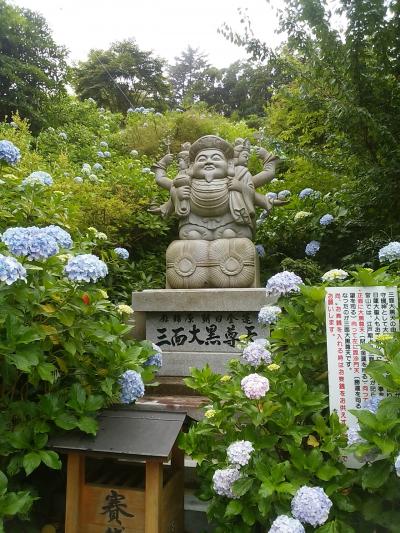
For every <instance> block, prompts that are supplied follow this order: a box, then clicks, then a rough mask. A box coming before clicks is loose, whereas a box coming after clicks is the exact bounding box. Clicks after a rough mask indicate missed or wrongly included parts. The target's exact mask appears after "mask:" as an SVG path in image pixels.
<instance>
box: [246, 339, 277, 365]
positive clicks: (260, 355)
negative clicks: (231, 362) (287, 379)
mask: <svg viewBox="0 0 400 533" xmlns="http://www.w3.org/2000/svg"><path fill="white" fill-rule="evenodd" d="M242 357H243V359H244V360H245V361H246V363H248V364H249V365H252V366H259V365H261V364H262V363H266V364H270V363H271V362H272V359H271V352H269V351H268V350H266V349H265V347H264V346H263V345H262V343H260V342H251V343H250V344H249V345H247V346H246V348H244V350H243V354H242Z"/></svg>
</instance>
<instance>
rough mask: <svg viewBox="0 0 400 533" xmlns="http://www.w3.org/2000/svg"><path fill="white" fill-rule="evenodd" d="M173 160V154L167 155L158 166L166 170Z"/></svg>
mask: <svg viewBox="0 0 400 533" xmlns="http://www.w3.org/2000/svg"><path fill="white" fill-rule="evenodd" d="M173 160H174V156H173V155H172V154H166V155H165V156H164V157H163V158H161V159H160V161H159V162H158V164H159V165H160V166H162V167H164V168H167V167H168V166H169V165H170V164H171V163H172V161H173Z"/></svg>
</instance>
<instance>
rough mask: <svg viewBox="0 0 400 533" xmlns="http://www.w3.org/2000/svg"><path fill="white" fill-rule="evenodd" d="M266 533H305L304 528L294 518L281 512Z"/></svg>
mask: <svg viewBox="0 0 400 533" xmlns="http://www.w3.org/2000/svg"><path fill="white" fill-rule="evenodd" d="M268 533H305V529H304V527H303V524H302V523H301V522H299V521H298V520H297V519H296V518H291V517H290V516H286V515H284V514H282V515H280V516H278V517H277V518H275V520H274V521H273V523H272V525H271V528H270V529H269V530H268Z"/></svg>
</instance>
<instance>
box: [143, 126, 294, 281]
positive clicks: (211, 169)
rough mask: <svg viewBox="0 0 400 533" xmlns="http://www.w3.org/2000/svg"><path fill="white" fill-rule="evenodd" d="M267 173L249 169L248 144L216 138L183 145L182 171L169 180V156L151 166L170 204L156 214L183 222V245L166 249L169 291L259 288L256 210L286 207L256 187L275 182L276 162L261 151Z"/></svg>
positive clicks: (175, 245)
mask: <svg viewBox="0 0 400 533" xmlns="http://www.w3.org/2000/svg"><path fill="white" fill-rule="evenodd" d="M257 154H258V156H259V157H260V158H261V159H262V161H263V170H262V171H261V172H260V173H259V174H257V175H255V176H252V175H251V173H250V171H249V170H248V168H247V163H248V159H249V155H250V143H249V142H248V141H247V140H243V139H237V140H236V141H235V145H234V147H232V145H231V144H229V143H228V142H227V141H225V140H224V139H221V138H220V137H217V136H215V135H206V136H204V137H201V138H200V139H198V140H197V141H196V142H194V143H193V144H192V145H190V144H189V143H185V144H184V145H183V146H182V151H181V152H180V153H179V154H178V164H179V172H178V174H177V176H176V177H175V178H174V179H173V180H171V179H169V178H168V177H167V173H166V169H167V167H168V165H169V164H170V163H171V162H172V160H173V159H172V156H171V155H170V154H167V155H165V156H164V157H163V158H162V159H161V160H160V161H159V162H158V163H156V164H155V165H154V166H153V171H154V173H155V179H156V182H157V184H158V185H159V186H161V187H163V188H165V189H167V190H169V191H170V198H169V200H168V201H167V202H166V203H165V204H163V205H162V206H160V207H158V208H152V209H151V211H152V212H159V213H161V214H162V215H163V216H168V215H172V214H175V215H176V216H177V217H178V219H179V238H180V240H179V241H174V242H173V243H171V245H170V246H169V248H168V250H167V285H168V286H169V287H171V288H200V287H251V286H257V275H258V258H257V254H256V252H255V247H254V244H253V243H252V242H251V239H252V237H253V234H254V230H255V206H258V207H262V208H263V209H265V210H268V211H269V210H271V209H272V207H273V206H274V205H283V204H284V203H287V202H285V201H282V200H270V199H268V198H267V197H266V196H264V195H261V194H259V193H257V192H256V189H257V188H258V187H260V186H262V185H264V184H266V183H267V182H268V181H270V180H272V178H273V177H274V174H275V169H276V165H277V163H278V158H277V157H276V156H272V155H271V154H268V152H267V151H266V150H265V149H263V148H257Z"/></svg>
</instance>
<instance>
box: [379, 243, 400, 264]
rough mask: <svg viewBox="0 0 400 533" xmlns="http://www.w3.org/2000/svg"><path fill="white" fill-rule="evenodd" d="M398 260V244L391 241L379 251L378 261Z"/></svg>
mask: <svg viewBox="0 0 400 533" xmlns="http://www.w3.org/2000/svg"><path fill="white" fill-rule="evenodd" d="M398 259H400V242H397V241H392V242H390V243H389V244H387V245H386V246H384V247H383V248H381V249H380V250H379V261H380V262H381V263H383V262H384V261H388V262H389V263H391V262H392V261H397V260H398Z"/></svg>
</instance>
